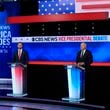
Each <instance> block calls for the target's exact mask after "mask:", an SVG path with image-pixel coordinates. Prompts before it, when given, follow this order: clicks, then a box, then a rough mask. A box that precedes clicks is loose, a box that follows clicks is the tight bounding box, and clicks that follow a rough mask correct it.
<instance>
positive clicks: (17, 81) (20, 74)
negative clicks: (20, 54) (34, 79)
mask: <svg viewBox="0 0 110 110" xmlns="http://www.w3.org/2000/svg"><path fill="white" fill-rule="evenodd" d="M10 65H11V74H12V89H13V93H12V94H7V95H8V96H15V97H23V96H26V95H27V73H26V71H25V70H26V66H25V65H23V64H21V63H10Z"/></svg>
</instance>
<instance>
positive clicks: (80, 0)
mask: <svg viewBox="0 0 110 110" xmlns="http://www.w3.org/2000/svg"><path fill="white" fill-rule="evenodd" d="M100 1H104V2H105V1H109V2H110V0H76V2H100Z"/></svg>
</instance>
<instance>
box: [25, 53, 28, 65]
mask: <svg viewBox="0 0 110 110" xmlns="http://www.w3.org/2000/svg"><path fill="white" fill-rule="evenodd" d="M25 61H26V64H28V61H29V56H28V52H27V51H25Z"/></svg>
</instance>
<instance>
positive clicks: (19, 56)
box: [18, 50, 21, 60]
mask: <svg viewBox="0 0 110 110" xmlns="http://www.w3.org/2000/svg"><path fill="white" fill-rule="evenodd" d="M18 58H19V60H20V58H21V50H18Z"/></svg>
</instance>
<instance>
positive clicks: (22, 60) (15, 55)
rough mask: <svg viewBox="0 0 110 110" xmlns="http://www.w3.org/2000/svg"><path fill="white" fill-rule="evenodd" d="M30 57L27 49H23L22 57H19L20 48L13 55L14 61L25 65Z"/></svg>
mask: <svg viewBox="0 0 110 110" xmlns="http://www.w3.org/2000/svg"><path fill="white" fill-rule="evenodd" d="M28 61H29V58H28V53H27V52H26V51H25V50H22V54H21V58H20V59H19V57H18V50H17V51H15V53H14V55H13V62H14V63H22V64H24V65H26V64H28Z"/></svg>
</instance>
